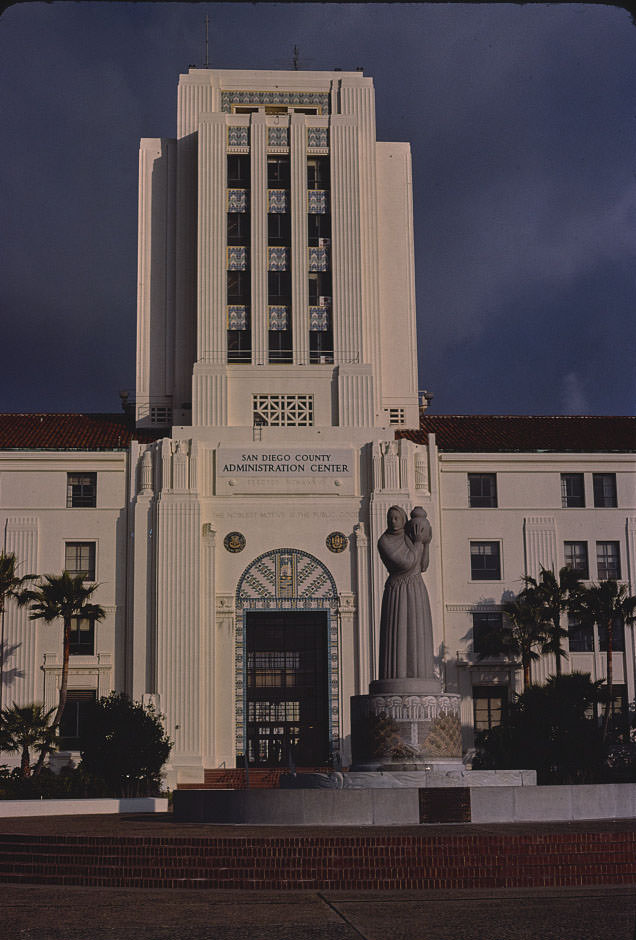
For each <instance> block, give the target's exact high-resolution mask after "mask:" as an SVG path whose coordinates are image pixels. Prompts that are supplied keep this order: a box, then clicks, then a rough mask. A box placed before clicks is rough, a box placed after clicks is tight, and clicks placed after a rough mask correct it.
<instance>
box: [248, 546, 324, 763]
mask: <svg viewBox="0 0 636 940" xmlns="http://www.w3.org/2000/svg"><path fill="white" fill-rule="evenodd" d="M247 610H281V611H284V610H288V611H290V612H291V611H293V610H325V611H326V613H327V670H328V690H329V699H328V706H327V707H328V720H329V746H330V750H331V753H332V757H333V759H334V762H335V764H336V765H337V763H338V760H339V752H340V741H339V727H340V695H339V673H340V644H339V640H338V617H337V611H338V591H337V588H336V582H335V581H334V579H333V575H332V574H331V572H330V571H329V569H328V568H326V567H325V565H324V564H323V563H322V562H321V561H320V560H319V559H318V558H315V557H314V556H313V555H310V554H309V553H308V552H304V551H302V550H300V549H298V548H277V549H274V550H273V551H270V552H266V553H265V554H264V555H259V557H258V558H256V559H255V560H254V561H253V562H252V563H251V565H249V566H248V567H247V568H246V569H245V571H244V572H243V575H242V576H241V578H240V580H239V583H238V586H237V590H236V633H235V648H234V662H235V675H234V685H235V701H234V708H235V747H236V753H237V754H243V753H244V747H245V717H246V716H245V705H246V691H247V689H246V675H245V665H246V656H245V618H246V611H247Z"/></svg>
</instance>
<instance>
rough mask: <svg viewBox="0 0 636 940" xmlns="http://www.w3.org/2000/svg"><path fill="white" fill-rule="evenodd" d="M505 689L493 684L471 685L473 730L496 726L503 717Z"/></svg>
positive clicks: (505, 698) (484, 729) (488, 729)
mask: <svg viewBox="0 0 636 940" xmlns="http://www.w3.org/2000/svg"><path fill="white" fill-rule="evenodd" d="M507 698H508V696H507V690H506V689H505V688H502V687H499V686H494V685H476V686H474V687H473V721H474V726H475V731H490V729H491V728H496V727H498V726H499V725H500V724H501V722H502V719H503V714H504V709H505V707H506V701H507Z"/></svg>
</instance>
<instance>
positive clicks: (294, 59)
mask: <svg viewBox="0 0 636 940" xmlns="http://www.w3.org/2000/svg"><path fill="white" fill-rule="evenodd" d="M299 55H300V53H299V52H298V46H294V57H293V59H292V63H293V66H294V71H295V72H297V71H298V56H299Z"/></svg>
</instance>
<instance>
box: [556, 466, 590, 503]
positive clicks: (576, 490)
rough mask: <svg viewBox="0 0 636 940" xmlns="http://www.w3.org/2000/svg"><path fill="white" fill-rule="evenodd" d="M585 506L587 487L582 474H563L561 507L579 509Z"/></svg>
mask: <svg viewBox="0 0 636 940" xmlns="http://www.w3.org/2000/svg"><path fill="white" fill-rule="evenodd" d="M582 506H585V486H584V479H583V474H582V473H562V474H561V507H562V508H563V509H577V508H581V507H582Z"/></svg>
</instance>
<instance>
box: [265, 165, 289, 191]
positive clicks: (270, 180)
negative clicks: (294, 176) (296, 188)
mask: <svg viewBox="0 0 636 940" xmlns="http://www.w3.org/2000/svg"><path fill="white" fill-rule="evenodd" d="M267 185H268V186H269V188H270V189H284V188H286V187H287V186H289V157H268V158H267Z"/></svg>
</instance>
